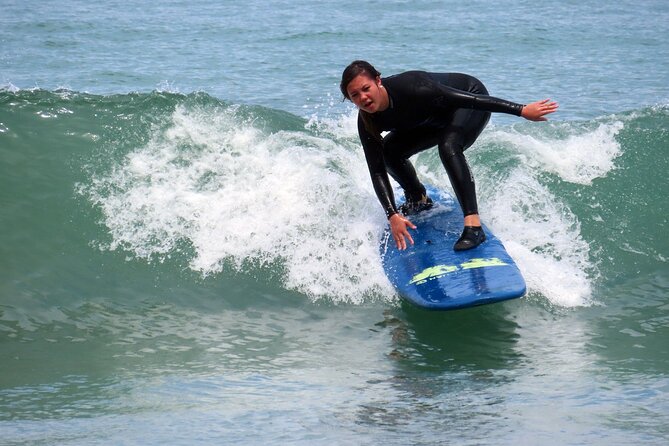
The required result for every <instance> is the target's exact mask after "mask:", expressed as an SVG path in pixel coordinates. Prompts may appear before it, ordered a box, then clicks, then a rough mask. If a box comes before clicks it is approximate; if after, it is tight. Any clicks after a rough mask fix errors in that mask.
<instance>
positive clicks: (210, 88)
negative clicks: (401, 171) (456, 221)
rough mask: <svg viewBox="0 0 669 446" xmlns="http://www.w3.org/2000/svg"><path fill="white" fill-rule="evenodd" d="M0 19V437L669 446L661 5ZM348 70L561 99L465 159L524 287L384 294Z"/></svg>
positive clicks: (167, 8) (311, 7)
mask: <svg viewBox="0 0 669 446" xmlns="http://www.w3.org/2000/svg"><path fill="white" fill-rule="evenodd" d="M1 6H2V11H3V14H2V15H1V16H0V85H2V90H0V229H1V230H0V432H2V439H3V440H2V443H3V444H10V445H18V444H31V445H32V444H68V445H69V444H72V445H74V444H77V445H78V444H82V445H89V444H305V445H307V444H308V445H312V444H346V445H348V444H351V445H358V444H378V443H386V444H397V445H404V444H423V445H428V444H466V445H468V444H471V445H479V444H508V445H511V444H513V445H516V444H521V445H524V444H527V445H534V444H542V445H553V444H554V445H564V444H570V445H576V444H584V445H585V444H588V445H593V444H606V445H628V444H653V445H655V444H657V445H662V444H666V441H667V439H668V438H669V427H668V426H669V396H668V392H669V347H668V346H669V342H667V341H668V339H669V271H668V269H667V258H668V256H669V241H668V240H667V211H668V208H669V206H668V204H669V198H667V196H668V194H667V190H668V188H667V180H666V172H667V171H668V168H669V165H668V164H669V162H668V161H667V150H668V149H669V138H668V134H667V128H668V124H669V107H668V104H669V94H668V91H669V89H668V88H667V85H669V82H668V81H669V66H668V63H667V60H669V42H668V41H667V38H666V37H665V36H666V35H669V33H667V31H669V30H668V29H667V28H669V6H667V5H666V4H665V3H664V2H659V1H657V2H653V1H649V2H643V5H642V6H643V7H640V6H639V5H638V4H637V3H632V2H627V1H625V2H618V3H616V4H615V5H609V6H606V7H605V6H604V5H600V4H597V3H590V2H555V3H547V4H535V3H530V2H498V3H495V4H490V3H484V2H470V3H467V4H461V3H451V2H362V3H361V2H329V1H327V2H301V3H300V5H299V7H297V6H296V5H295V4H294V3H290V2H280V1H270V2H253V1H252V2H247V3H244V4H242V3H233V2H204V1H197V2H191V3H188V4H185V3H184V4H182V3H180V2H174V1H173V2H167V1H158V2H154V3H152V4H151V5H149V6H147V5H144V4H143V3H142V2H105V3H101V4H99V5H90V4H88V3H86V2H75V1H66V2H61V3H52V2H33V3H30V4H23V3H21V4H19V3H18V2H3V3H2V5H1ZM355 58H366V59H368V60H370V61H371V62H373V63H374V64H375V65H376V66H377V68H379V69H380V70H381V71H382V72H383V73H384V74H391V73H394V72H399V71H402V70H407V69H414V68H421V69H428V70H433V71H464V72H468V73H472V74H474V75H476V76H477V77H479V78H480V79H482V80H483V81H484V82H485V83H486V85H487V86H488V88H489V90H490V91H491V92H492V93H493V94H494V95H497V96H501V97H504V98H507V99H511V100H515V101H518V102H527V101H530V100H534V99H540V98H543V97H548V96H550V97H552V98H554V99H556V100H558V101H559V102H560V104H561V108H560V111H559V112H558V114H556V115H555V116H553V117H551V120H550V121H549V122H548V123H540V124H538V123H529V122H526V121H522V120H519V119H518V118H515V117H510V116H502V115H496V116H494V117H493V120H492V122H491V125H490V126H489V127H488V129H487V130H486V131H485V132H484V133H483V135H482V136H481V138H480V139H479V141H478V142H477V144H476V145H475V146H474V147H473V148H472V149H470V151H469V152H468V158H469V160H470V164H471V166H472V169H473V171H474V174H475V177H476V179H477V186H478V190H479V195H480V202H481V203H480V207H481V211H482V215H483V217H484V218H485V220H486V223H487V224H488V226H489V227H491V228H492V229H493V230H494V231H495V233H496V234H497V235H498V236H499V237H500V238H501V239H502V240H503V241H504V243H505V245H506V246H507V249H508V250H509V252H510V253H511V254H512V255H513V257H514V258H515V259H516V260H517V263H518V265H519V267H520V268H521V271H522V272H523V275H524V276H525V278H526V280H527V284H528V295H527V296H526V297H525V298H523V299H520V300H515V301H511V302H506V303H503V304H498V305H490V306H485V307H479V308H474V309H469V310H462V311H456V312H450V313H432V312H425V311H422V310H419V309H417V308H414V307H412V306H410V305H408V304H406V303H404V302H402V301H401V300H400V299H399V297H398V296H397V295H396V293H395V292H394V291H393V289H392V287H391V286H390V285H389V283H388V281H387V279H386V278H385V276H384V275H383V271H382V269H381V266H380V263H379V256H378V251H377V246H378V245H377V243H378V239H379V236H380V233H381V231H382V229H383V225H384V216H383V214H382V212H381V211H380V208H379V206H378V203H377V202H376V198H375V196H374V192H373V190H372V188H371V184H370V181H369V178H368V173H367V168H366V165H365V163H364V157H363V154H362V151H361V149H360V147H359V143H358V141H357V136H356V132H355V112H354V110H353V108H352V107H351V105H350V104H348V103H344V102H341V100H340V97H339V94H338V85H337V84H338V78H339V76H340V73H341V70H342V69H343V67H344V66H345V65H346V64H347V63H348V62H350V61H351V60H353V59H355ZM416 165H417V168H418V170H419V172H420V175H421V176H422V177H423V178H425V179H426V181H430V182H431V183H433V184H438V185H441V186H442V187H445V188H447V189H448V188H450V186H449V185H448V180H447V178H446V175H445V173H444V171H443V168H442V167H441V165H440V162H439V159H438V155H437V154H436V153H432V152H425V153H423V154H421V155H419V156H418V157H416Z"/></svg>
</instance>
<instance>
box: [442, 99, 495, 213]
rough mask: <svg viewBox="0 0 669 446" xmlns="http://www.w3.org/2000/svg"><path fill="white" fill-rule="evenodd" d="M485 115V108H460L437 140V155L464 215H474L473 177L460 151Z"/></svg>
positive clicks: (485, 119) (483, 123) (480, 126)
mask: <svg viewBox="0 0 669 446" xmlns="http://www.w3.org/2000/svg"><path fill="white" fill-rule="evenodd" d="M489 119H490V113H488V112H481V111H477V110H466V109H460V110H458V111H457V112H456V113H455V116H454V119H453V121H452V123H451V125H450V126H449V127H448V128H446V131H445V132H444V134H443V137H442V139H441V141H440V142H439V157H440V158H441V162H442V163H443V164H444V167H445V168H446V172H447V173H448V178H449V179H450V180H451V185H452V186H453V190H454V191H455V196H456V197H457V198H458V202H459V203H460V207H461V208H462V212H463V214H464V215H465V217H468V216H474V215H476V216H478V204H477V202H476V185H475V183H474V177H473V175H472V173H471V171H470V170H469V164H467V160H466V158H465V155H464V151H465V150H466V149H468V148H469V147H470V146H471V145H472V144H473V143H474V141H476V138H478V136H479V135H480V134H481V132H482V131H483V129H484V128H485V126H486V124H487V123H488V120H489ZM477 219H478V217H477ZM479 225H480V222H479Z"/></svg>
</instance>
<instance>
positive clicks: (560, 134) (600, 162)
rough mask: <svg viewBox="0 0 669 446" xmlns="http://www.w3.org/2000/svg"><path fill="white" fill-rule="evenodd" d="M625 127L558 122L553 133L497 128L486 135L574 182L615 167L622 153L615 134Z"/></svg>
mask: <svg viewBox="0 0 669 446" xmlns="http://www.w3.org/2000/svg"><path fill="white" fill-rule="evenodd" d="M522 128H523V129H527V128H528V127H526V126H525V125H523V126H522ZM622 128H623V123H622V122H621V121H613V122H606V123H599V124H598V125H597V127H595V128H594V129H592V128H588V126H585V127H581V128H579V127H577V126H574V125H573V124H571V125H568V126H563V127H562V128H561V127H560V125H559V124H555V125H553V126H552V127H549V128H547V130H551V131H552V132H546V133H544V134H543V135H541V134H539V135H536V136H533V135H531V134H528V133H520V132H518V131H514V130H513V129H497V130H495V131H493V132H491V134H489V135H487V138H488V139H491V138H492V139H495V140H496V141H497V142H501V143H505V142H507V143H511V144H512V145H513V146H514V147H515V149H516V150H517V153H518V154H519V155H520V156H521V157H522V161H523V164H525V165H527V166H528V167H531V168H535V169H538V170H542V171H546V172H551V173H554V174H557V175H559V176H560V178H562V179H563V180H565V181H569V182H571V183H577V184H591V183H592V181H593V180H594V179H596V178H601V177H604V176H606V174H607V173H608V172H609V171H611V170H612V169H613V168H614V167H615V165H614V162H615V159H616V158H617V157H618V156H620V155H621V153H622V151H621V148H620V144H619V143H618V141H616V135H617V134H618V132H620V130H621V129H622ZM555 132H557V135H556V134H555Z"/></svg>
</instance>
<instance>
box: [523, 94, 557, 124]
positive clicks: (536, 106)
mask: <svg viewBox="0 0 669 446" xmlns="http://www.w3.org/2000/svg"><path fill="white" fill-rule="evenodd" d="M558 107H559V105H558V103H557V102H554V101H551V100H550V99H544V100H543V101H537V102H532V103H531V104H527V105H526V106H524V107H523V110H522V111H521V112H520V116H522V117H523V118H525V119H528V120H530V121H548V119H546V118H544V115H547V114H549V113H553V112H555V111H557V109H558Z"/></svg>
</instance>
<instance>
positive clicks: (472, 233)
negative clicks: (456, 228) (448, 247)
mask: <svg viewBox="0 0 669 446" xmlns="http://www.w3.org/2000/svg"><path fill="white" fill-rule="evenodd" d="M483 242H485V232H483V228H482V227H481V226H465V230H464V231H462V235H461V236H460V238H459V239H458V241H457V242H455V245H453V249H454V250H455V251H465V250H467V249H472V248H476V247H477V246H478V245H480V244H481V243H483Z"/></svg>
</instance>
